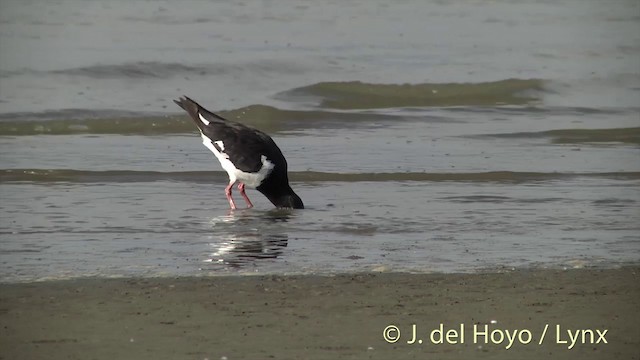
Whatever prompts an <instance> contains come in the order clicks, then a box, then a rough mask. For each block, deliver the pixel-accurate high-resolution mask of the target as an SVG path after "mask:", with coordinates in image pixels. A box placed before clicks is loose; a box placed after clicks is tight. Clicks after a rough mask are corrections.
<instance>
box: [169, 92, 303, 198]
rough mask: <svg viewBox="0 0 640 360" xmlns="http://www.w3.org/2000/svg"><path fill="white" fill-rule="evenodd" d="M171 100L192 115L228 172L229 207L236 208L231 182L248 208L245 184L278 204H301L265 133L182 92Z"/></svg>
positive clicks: (277, 150) (204, 140)
mask: <svg viewBox="0 0 640 360" xmlns="http://www.w3.org/2000/svg"><path fill="white" fill-rule="evenodd" d="M174 102H175V103H176V104H178V105H179V106H180V107H181V108H182V109H184V110H185V111H186V112H187V113H188V114H189V116H190V117H191V119H193V121H194V122H195V123H196V126H198V129H199V130H200V134H201V135H202V143H203V144H204V146H206V147H207V148H208V149H209V150H211V152H212V153H213V154H214V155H215V156H216V158H218V160H219V161H220V164H221V165H222V168H223V169H224V170H225V171H226V172H227V173H228V174H229V185H228V186H227V187H226V188H225V189H224V190H225V194H226V195H227V200H229V206H231V209H232V210H235V209H236V208H237V207H236V204H235V202H234V201H233V198H232V197H231V191H232V189H233V185H234V184H235V183H238V190H240V195H242V197H243V198H244V201H245V202H246V203H247V207H249V208H251V207H253V204H252V203H251V200H249V197H248V196H247V194H246V193H245V186H247V187H250V188H255V189H256V190H258V191H260V192H261V193H262V194H263V195H264V196H266V197H267V199H269V200H270V201H271V202H272V203H273V204H274V205H275V206H276V207H278V208H293V209H303V208H304V204H303V203H302V200H301V199H300V197H299V196H298V195H296V193H295V192H293V190H292V189H291V186H289V177H288V175H287V160H285V158H284V156H283V155H282V152H281V151H280V148H278V145H276V143H275V142H274V141H273V139H272V138H271V137H270V136H269V135H267V134H265V133H263V132H262V131H260V130H257V129H254V128H252V127H249V126H246V125H243V124H240V123H237V122H234V121H229V120H226V119H224V118H223V117H221V116H219V115H216V114H214V113H212V112H211V111H208V110H207V109H205V108H204V107H202V106H200V105H199V104H198V103H197V102H195V101H193V100H191V99H189V98H188V97H186V96H185V97H181V98H180V100H174Z"/></svg>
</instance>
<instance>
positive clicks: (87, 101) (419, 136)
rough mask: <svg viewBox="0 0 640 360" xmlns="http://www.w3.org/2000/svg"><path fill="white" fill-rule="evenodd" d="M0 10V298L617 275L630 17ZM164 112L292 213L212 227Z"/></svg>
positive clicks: (449, 10)
mask: <svg viewBox="0 0 640 360" xmlns="http://www.w3.org/2000/svg"><path fill="white" fill-rule="evenodd" d="M0 7H1V8H0V10H1V11H0V48H2V51H0V154H1V157H0V198H1V199H2V201H1V204H0V213H1V214H2V219H1V225H2V226H1V230H0V281H24V280H35V279H44V278H59V277H76V276H86V275H96V276H121V275H133V276H158V275H168V276H172V275H209V274H229V273H232V274H237V273H242V274H247V273H300V272H303V273H306V272H313V273H327V272H329V273H331V272H353V271H371V270H376V271H387V270H391V271H412V272H424V271H445V272H457V271H477V270H480V269H482V270H487V269H489V270H495V269H499V268H501V267H504V266H509V267H558V266H573V267H575V266H602V267H611V266H617V265H618V264H621V263H629V262H632V263H635V262H638V260H639V259H640V235H638V234H640V226H639V225H637V223H638V221H637V219H638V218H640V211H639V210H638V209H639V206H638V204H639V202H640V186H639V185H640V156H639V155H640V148H639V145H640V107H638V104H640V69H639V68H638V64H640V35H639V34H640V21H639V19H640V15H639V14H640V5H639V4H638V3H637V2H633V1H622V0H621V1H616V2H613V3H610V4H609V3H607V5H606V6H605V5H603V4H601V3H600V2H597V1H593V2H578V1H561V2H554V3H548V2H529V3H527V4H523V3H521V2H510V1H496V2H490V3H487V2H473V3H469V4H465V5H463V4H461V3H458V2H447V1H442V2H435V3H423V2H420V1H406V2H403V3H402V4H397V5H393V6H390V5H387V4H386V3H384V2H380V3H374V2H358V1H353V2H349V3H348V4H343V3H332V2H313V4H312V3H308V4H306V3H296V5H295V6H292V5H291V4H289V3H288V2H278V3H258V2H245V3H239V2H208V3H202V2H172V1H157V2H146V1H145V2H143V1H133V2H121V3H120V2H119V3H117V6H116V4H115V3H112V2H96V1H84V0H69V1H59V2H56V4H55V6H54V5H52V3H49V2H43V1H32V2H18V1H15V2H2V3H1V4H0ZM132 14H135V15H132ZM5 49H10V50H11V51H4V50H5ZM407 83H410V85H409V84H407ZM183 93H186V94H188V95H190V96H193V97H194V98H195V99H197V100H199V101H201V102H202V103H203V104H204V105H206V106H208V107H209V108H210V109H211V110H220V112H221V114H223V115H224V116H226V117H228V118H231V119H234V120H237V121H241V122H244V123H247V124H251V125H253V126H256V127H258V128H260V129H263V130H264V131H267V132H269V133H271V134H273V136H274V139H275V140H276V142H277V143H278V144H279V146H280V147H281V149H282V150H283V152H284V153H285V155H286V156H287V160H288V162H289V168H290V170H291V179H292V182H293V183H292V186H293V187H294V189H295V190H296V191H297V192H298V193H299V195H300V196H301V197H302V198H303V200H304V202H305V204H306V205H307V209H305V210H300V211H281V210H274V209H272V206H271V204H270V203H269V202H268V201H267V200H266V199H265V198H263V197H262V196H261V195H260V194H259V193H257V192H255V191H249V196H250V197H251V198H252V200H253V202H254V204H255V205H256V208H254V209H251V210H241V211H236V212H230V211H229V210H228V209H227V208H228V205H227V203H226V199H225V197H224V192H223V189H224V186H225V184H226V174H224V173H223V172H222V171H221V169H220V167H219V164H217V162H216V161H215V159H214V158H213V156H212V154H210V153H209V152H208V151H207V150H206V149H205V148H204V147H203V146H202V144H201V143H200V141H199V138H198V136H197V135H196V132H195V131H194V130H195V128H194V126H193V125H192V124H191V123H190V120H188V119H187V118H186V117H185V116H184V115H183V114H181V113H179V109H177V107H176V106H175V105H174V104H173V103H172V102H171V99H173V98H176V97H178V96H179V95H182V94H183Z"/></svg>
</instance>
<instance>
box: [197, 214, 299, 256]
mask: <svg viewBox="0 0 640 360" xmlns="http://www.w3.org/2000/svg"><path fill="white" fill-rule="evenodd" d="M294 213H295V210H289V209H274V210H270V211H265V212H256V211H255V210H247V211H230V212H229V213H228V214H227V215H225V216H221V217H216V218H213V219H211V221H210V223H211V225H212V231H213V232H214V234H212V236H211V240H212V241H211V242H209V246H210V251H211V252H210V253H209V254H208V255H207V259H205V262H210V263H214V264H218V265H224V266H225V267H227V266H228V267H231V268H242V267H246V266H249V265H258V263H257V262H259V261H261V260H264V259H275V258H278V257H279V256H281V255H282V254H283V251H284V249H285V248H286V247H287V244H288V241H289V236H288V235H287V233H286V232H285V226H283V224H284V223H286V222H288V221H289V220H290V219H291V217H292V216H293V215H294Z"/></svg>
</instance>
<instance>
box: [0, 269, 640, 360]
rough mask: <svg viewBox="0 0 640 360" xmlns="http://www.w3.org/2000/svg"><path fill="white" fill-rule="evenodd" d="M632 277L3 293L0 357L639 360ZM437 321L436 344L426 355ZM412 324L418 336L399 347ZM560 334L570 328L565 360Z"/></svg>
mask: <svg viewBox="0 0 640 360" xmlns="http://www.w3.org/2000/svg"><path fill="white" fill-rule="evenodd" d="M639 274H640V267H624V268H621V269H609V270H592V269H573V270H564V271H563V270H519V271H513V272H512V271H507V272H502V273H487V274H397V273H376V274H356V275H347V274H343V275H337V276H313V275H308V276H244V277H210V278H154V279H142V278H134V279H81V280H67V281H47V282H37V283H23V284H2V285H0V294H1V295H0V358H1V359H229V360H232V359H269V358H274V359H429V358H438V359H465V358H467V359H468V358H492V359H495V358H497V359H511V358H520V359H540V358H557V359H567V358H580V359H604V358H607V359H616V358H617V359H622V358H624V359H629V358H638V357H639V356H640V355H639V354H640V330H639V327H638V323H639V321H640V285H639V284H640V281H639V280H640V279H639V277H640V276H639ZM441 323H442V324H443V330H444V331H443V335H444V341H445V343H444V344H434V343H433V341H438V340H439V339H440V335H439V332H438V331H436V332H433V330H437V329H439V326H440V324H441ZM413 324H416V329H417V334H418V338H417V339H416V340H415V342H414V343H413V344H408V343H407V342H412V340H413V339H412V337H413V336H412V329H413V327H412V325H413ZM461 324H462V329H461ZM389 325H395V326H397V327H398V329H399V330H400V338H399V339H398V340H397V341H396V342H395V343H388V342H386V341H385V340H384V338H383V329H385V328H386V327H388V326H389ZM474 325H475V326H476V327H475V329H474ZM485 325H487V326H488V327H487V329H488V330H489V331H488V333H487V335H488V336H487V337H488V342H489V343H488V344H485V343H484V340H485V339H486V338H487V337H485V336H483V335H482V332H483V331H484V330H485ZM545 325H549V327H548V329H547V330H548V331H547V333H546V335H545V337H544V339H543V343H542V345H539V344H538V342H539V340H540V338H541V336H542V332H543V329H544V328H545ZM558 326H559V328H558ZM389 329H390V330H389V332H388V335H389V336H390V337H394V336H397V334H398V332H397V331H395V330H394V329H393V328H389ZM558 329H559V330H560V333H559V334H558ZM449 330H451V331H449ZM460 330H462V333H464V339H462V338H461V334H460ZM494 330H508V331H509V332H510V333H513V331H514V330H517V332H516V337H515V341H514V343H513V344H512V346H511V347H510V348H509V349H506V347H507V346H508V345H509V340H508V337H507V335H506V332H500V331H494ZM567 330H570V331H572V332H573V333H574V334H575V331H576V330H580V331H579V332H578V335H579V336H578V338H577V342H576V344H575V345H574V347H573V348H572V349H568V347H569V346H571V338H570V336H569V335H568V332H567ZM582 330H585V331H582ZM589 330H590V331H589ZM605 330H607V331H606V332H605ZM447 331H449V338H448V341H449V342H450V343H446V342H447V338H446V334H447ZM454 331H457V333H456V332H454ZM474 331H475V332H477V334H475V335H476V336H474ZM492 334H493V335H492ZM430 335H433V339H432V337H431V336H430ZM600 335H603V337H602V338H601V336H600ZM492 336H493V340H492ZM518 336H519V337H518ZM501 337H504V339H503V340H502V342H501V343H500V344H492V342H500V340H501ZM419 340H422V344H419ZM565 341H566V342H567V343H564V342H565ZM604 341H606V343H604ZM523 343H528V344H523Z"/></svg>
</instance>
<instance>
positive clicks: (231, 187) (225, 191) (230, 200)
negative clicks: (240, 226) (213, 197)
mask: <svg viewBox="0 0 640 360" xmlns="http://www.w3.org/2000/svg"><path fill="white" fill-rule="evenodd" d="M233 184H235V181H232V182H230V183H229V185H227V187H226V188H224V193H225V195H227V200H229V206H231V210H235V209H236V203H235V202H234V201H233V198H232V197H231V189H233Z"/></svg>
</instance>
